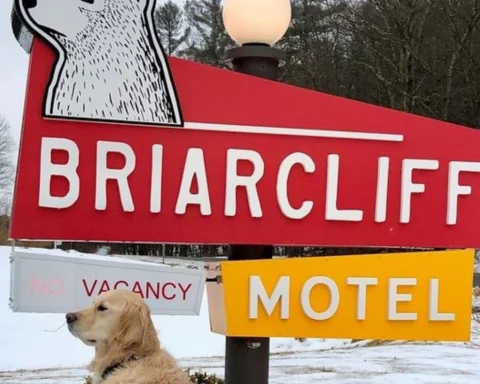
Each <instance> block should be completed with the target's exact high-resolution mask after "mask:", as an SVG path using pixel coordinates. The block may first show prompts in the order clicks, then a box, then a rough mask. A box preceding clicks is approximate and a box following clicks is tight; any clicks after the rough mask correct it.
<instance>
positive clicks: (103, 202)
mask: <svg viewBox="0 0 480 384" xmlns="http://www.w3.org/2000/svg"><path fill="white" fill-rule="evenodd" d="M110 152H115V153H120V154H122V155H123V157H125V166H124V167H123V168H121V169H110V168H107V156H108V154H109V153H110ZM135 162H136V159H135V153H134V152H133V149H132V147H130V146H129V145H128V144H125V143H119V142H113V141H99V142H98V143H97V184H96V188H95V209H98V210H105V209H106V208H107V180H116V181H117V185H118V189H119V191H120V200H121V201H122V207H123V210H124V211H125V212H133V211H134V210H135V207H134V205H133V200H132V194H131V192H130V187H129V185H128V180H127V179H128V176H130V174H131V173H132V172H133V170H134V169H135Z"/></svg>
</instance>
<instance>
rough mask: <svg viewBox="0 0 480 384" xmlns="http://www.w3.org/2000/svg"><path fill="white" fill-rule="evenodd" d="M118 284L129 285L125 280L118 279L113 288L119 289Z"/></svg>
mask: <svg viewBox="0 0 480 384" xmlns="http://www.w3.org/2000/svg"><path fill="white" fill-rule="evenodd" d="M118 284H125V286H126V287H128V283H127V282H126V281H124V280H120V281H117V282H116V283H115V285H114V286H113V289H117V286H118Z"/></svg>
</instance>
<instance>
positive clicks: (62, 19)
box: [16, 0, 156, 43]
mask: <svg viewBox="0 0 480 384" xmlns="http://www.w3.org/2000/svg"><path fill="white" fill-rule="evenodd" d="M16 1H17V2H18V5H19V9H20V11H21V14H22V15H23V18H24V20H25V21H26V22H27V24H28V25H29V26H30V27H31V28H33V29H34V30H35V31H36V33H38V34H40V35H42V36H43V37H44V38H46V39H47V40H50V39H51V38H53V39H54V40H56V41H62V40H66V41H68V42H71V43H74V42H80V41H83V40H85V39H86V38H87V37H88V36H97V37H98V36H100V35H105V34H106V35H108V32H110V33H111V34H110V35H108V36H105V37H107V38H113V39H114V38H115V36H114V35H115V33H112V32H114V31H115V30H117V28H116V27H117V26H118V27H119V28H118V29H119V30H121V27H122V23H125V22H127V21H128V20H129V19H130V20H135V17H136V16H138V18H140V17H141V16H142V14H143V11H144V10H145V8H146V6H147V3H149V2H150V1H153V2H155V1H156V0H16Z"/></svg>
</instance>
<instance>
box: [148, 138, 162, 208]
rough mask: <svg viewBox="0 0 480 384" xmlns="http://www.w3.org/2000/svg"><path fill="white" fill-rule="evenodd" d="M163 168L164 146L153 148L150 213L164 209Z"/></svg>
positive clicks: (158, 145)
mask: <svg viewBox="0 0 480 384" xmlns="http://www.w3.org/2000/svg"><path fill="white" fill-rule="evenodd" d="M162 168H163V145H160V144H155V145H154V146H153V147H152V178H151V181H150V183H151V184H150V212H151V213H159V212H160V211H161V209H162Z"/></svg>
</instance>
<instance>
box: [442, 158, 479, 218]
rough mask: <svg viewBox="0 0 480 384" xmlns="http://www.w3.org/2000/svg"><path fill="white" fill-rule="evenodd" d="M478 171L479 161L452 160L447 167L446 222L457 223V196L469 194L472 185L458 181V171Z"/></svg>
mask: <svg viewBox="0 0 480 384" xmlns="http://www.w3.org/2000/svg"><path fill="white" fill-rule="evenodd" d="M462 171H465V172H480V163H473V162H470V161H452V162H450V166H449V168H448V200H447V224H448V225H454V224H457V207H458V196H460V195H470V194H471V193H472V187H470V186H468V185H460V184H459V183H458V179H459V175H460V172H462Z"/></svg>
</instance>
